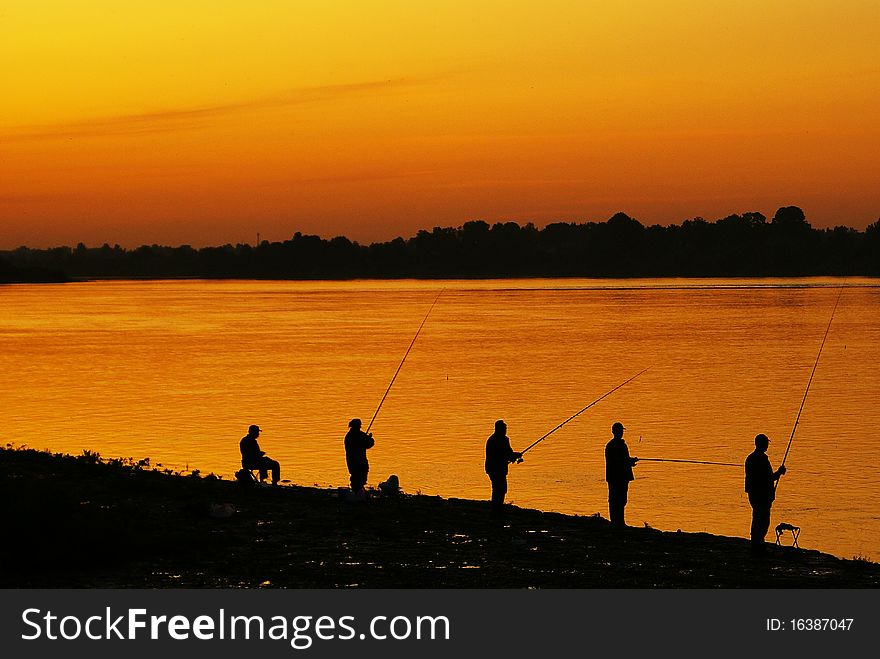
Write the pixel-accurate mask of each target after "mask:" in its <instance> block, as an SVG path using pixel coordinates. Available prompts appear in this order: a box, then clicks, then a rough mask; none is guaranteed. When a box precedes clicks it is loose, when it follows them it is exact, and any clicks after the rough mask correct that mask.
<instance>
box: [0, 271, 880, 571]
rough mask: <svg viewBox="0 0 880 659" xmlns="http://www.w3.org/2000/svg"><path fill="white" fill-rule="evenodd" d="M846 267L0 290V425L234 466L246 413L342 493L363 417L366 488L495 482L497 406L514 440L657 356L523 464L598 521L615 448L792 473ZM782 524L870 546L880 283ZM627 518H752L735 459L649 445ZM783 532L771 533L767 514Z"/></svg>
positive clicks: (824, 388)
mask: <svg viewBox="0 0 880 659" xmlns="http://www.w3.org/2000/svg"><path fill="white" fill-rule="evenodd" d="M838 284H839V282H838V281H836V280H825V279H808V280H720V281H719V280H628V281H613V280H612V281H609V280H601V281H600V280H515V281H509V280H507V281H446V282H416V281H394V282H375V281H356V282H251V281H237V282H206V281H165V282H90V283H82V284H66V285H38V286H5V287H0V303H2V309H3V315H2V318H0V341H2V345H3V350H2V352H0V366H2V369H0V402H2V409H3V411H4V422H5V424H4V425H5V431H6V437H7V440H6V441H10V442H14V443H16V444H26V445H28V446H32V447H35V448H49V449H52V450H54V451H64V452H71V453H79V452H81V451H82V450H83V449H89V450H92V451H99V452H100V453H101V454H102V455H104V456H106V457H117V456H122V457H129V456H132V457H135V458H140V457H145V456H149V457H150V458H152V460H153V462H154V463H156V462H161V463H163V464H165V465H168V466H173V467H174V468H176V469H177V468H184V467H189V468H190V469H196V468H197V469H200V470H201V471H202V473H208V472H215V473H219V474H224V475H227V476H228V475H231V474H232V472H233V471H235V469H237V467H238V460H239V455H238V440H239V439H240V438H241V437H242V436H243V435H244V434H245V431H246V429H247V426H248V424H250V423H258V424H259V425H260V426H261V427H262V428H263V429H264V433H263V435H262V436H261V437H260V442H261V445H262V447H263V449H264V450H265V451H266V452H267V453H268V454H269V455H270V456H272V457H273V458H275V459H278V460H279V461H280V462H281V464H282V478H289V479H292V480H293V481H294V482H296V483H300V484H309V485H310V484H313V483H318V484H322V485H333V486H336V485H339V486H341V485H344V484H345V483H347V480H348V475H347V472H346V469H345V461H344V457H343V451H342V438H343V436H344V434H345V431H346V429H347V427H346V426H347V422H348V420H349V419H350V418H351V417H353V416H360V417H362V418H363V419H364V421H365V424H366V423H368V422H369V419H370V418H371V416H372V414H373V412H374V411H375V409H376V406H377V404H378V402H379V400H380V398H381V397H382V394H383V393H384V391H385V388H386V387H387V386H388V383H389V381H390V379H391V377H392V375H393V374H394V371H395V369H396V368H397V366H398V364H399V362H400V359H401V357H402V356H403V354H404V352H405V351H406V349H407V347H408V346H409V344H410V341H411V340H412V338H413V335H414V333H415V331H416V329H417V328H418V326H419V323H420V322H421V320H422V318H423V317H424V315H425V312H426V311H427V310H428V308H429V307H430V305H431V302H432V301H433V299H434V297H435V296H436V293H437V291H438V290H439V289H440V288H445V289H446V291H445V293H444V294H443V296H442V297H441V298H440V301H439V302H438V303H437V306H436V307H435V308H434V310H433V311H432V313H431V316H430V318H429V319H428V322H427V323H426V324H425V326H424V329H423V330H422V333H421V335H420V336H419V339H418V341H417V342H416V344H415V346H414V347H413V350H412V352H411V353H410V355H409V357H408V359H407V362H406V364H405V365H404V367H403V368H402V370H401V372H400V374H399V376H398V378H397V381H396V382H395V384H394V387H393V388H392V390H391V392H390V394H389V395H388V398H387V400H386V401H385V404H384V406H383V408H382V410H381V412H380V414H379V416H378V418H377V419H376V422H375V424H374V426H373V432H374V434H375V437H376V447H375V448H374V449H373V450H371V451H370V454H369V455H370V462H371V472H370V483H371V484H373V485H375V484H376V483H378V482H379V481H381V480H384V479H386V478H387V477H388V475H389V474H391V473H395V474H397V475H398V476H399V477H400V480H401V485H402V486H403V488H404V490H405V491H408V492H416V491H421V492H422V493H425V494H440V495H443V496H454V497H466V498H485V497H487V496H488V490H489V488H488V480H487V478H486V476H485V474H484V473H483V450H484V443H485V439H486V437H487V436H488V435H489V434H490V433H491V432H492V425H493V422H494V421H495V419H498V418H503V419H505V420H506V421H507V423H508V426H509V435H510V437H511V440H512V444H513V446H514V448H515V449H521V448H523V447H524V446H526V445H528V444H530V443H532V442H533V441H534V440H535V439H537V438H538V437H540V436H541V435H543V434H544V433H545V432H547V431H548V430H550V429H551V428H552V427H554V426H555V425H556V424H557V423H559V422H560V421H562V420H564V419H566V418H567V417H569V416H570V415H571V414H573V413H574V412H576V411H577V410H579V409H580V408H582V407H584V406H585V405H586V404H587V403H589V402H590V401H591V400H593V399H595V398H597V397H599V396H600V395H601V394H603V393H604V392H606V391H608V390H609V389H611V388H613V387H614V386H616V385H617V384H619V383H620V382H622V381H624V380H625V379H627V378H628V377H630V376H631V375H633V374H634V373H636V372H638V371H640V370H641V369H643V368H645V367H646V366H650V367H651V369H650V370H649V371H648V372H647V373H645V374H644V375H642V376H641V377H639V378H638V379H636V380H634V381H633V382H632V383H630V384H628V385H627V386H626V387H624V388H622V389H620V390H619V391H617V392H616V393H614V394H613V395H612V396H609V397H608V398H606V399H605V400H603V401H602V402H600V403H599V404H598V405H596V406H595V407H594V408H592V409H590V410H589V411H587V412H586V413H584V414H583V415H582V416H581V417H578V418H577V419H576V420H575V421H573V422H571V423H570V424H568V425H567V426H565V427H564V428H563V429H562V430H560V431H559V432H557V433H555V434H554V435H552V436H551V437H550V438H549V439H548V440H546V441H545V442H543V443H541V444H540V445H539V446H537V447H536V448H535V449H533V450H532V451H530V452H529V453H528V454H527V456H526V458H527V459H526V462H525V463H524V464H522V465H518V466H515V467H513V468H512V469H511V476H510V492H509V495H508V499H509V500H512V501H514V502H515V503H517V504H519V505H523V506H529V507H536V508H541V509H546V510H557V511H563V512H569V513H578V514H587V515H589V514H593V513H595V512H601V513H602V514H603V515H605V516H607V504H606V496H607V491H606V489H605V484H604V480H603V479H604V466H603V450H602V449H603V447H604V444H605V442H606V441H607V440H608V439H609V438H610V426H611V423H612V422H614V421H616V420H621V421H623V422H624V424H625V425H626V427H627V432H626V439H627V441H628V443H629V445H630V451H631V453H632V454H633V455H637V456H642V457H653V458H676V459H694V460H708V461H718V462H736V463H741V462H742V461H743V460H744V458H745V456H746V455H747V454H748V453H749V452H750V451H751V450H752V448H753V438H754V435H755V434H756V433H758V432H764V433H766V434H768V435H769V436H770V438H771V442H772V443H771V445H770V451H769V455H770V459H771V462H772V463H773V465H774V467H775V466H777V465H778V463H779V461H780V459H781V456H782V454H783V453H784V451H785V445H786V443H787V441H788V436H789V433H790V431H791V426H792V423H793V422H794V418H795V415H796V414H797V409H798V406H799V405H800V402H801V398H802V397H803V393H804V387H805V386H806V383H807V379H808V377H809V373H810V369H811V368H812V365H813V362H814V360H815V357H816V353H817V350H818V348H819V344H820V342H821V338H822V334H823V332H824V330H825V326H826V324H827V322H828V319H829V315H830V313H831V309H832V307H833V305H834V300H835V298H836V296H837V292H838V288H837V285H838ZM845 284H846V286H847V288H846V290H845V292H844V293H843V297H842V299H841V302H840V307H839V308H838V310H837V314H836V316H835V319H834V324H833V326H832V328H831V333H830V334H829V337H828V341H827V344H826V346H825V350H824V352H823V355H822V359H821V362H820V364H819V368H818V371H817V373H816V377H815V380H814V382H813V386H812V389H811V391H810V396H809V399H808V400H807V405H806V407H805V409H804V412H803V415H802V417H801V421H800V426H799V427H798V431H797V434H796V435H795V439H794V443H793V445H792V450H791V454H790V455H789V458H788V461H787V466H788V468H789V473H788V475H787V476H785V477H784V478H783V480H782V483H781V485H780V489H779V498H778V501H777V504H776V505H775V506H774V517H773V524H774V525H775V524H776V523H778V522H780V521H786V522H790V523H793V524H796V525H798V526H800V527H802V529H803V530H802V533H801V538H800V544H801V545H802V546H804V547H810V548H818V549H822V550H825V551H830V552H832V553H836V554H838V555H841V556H845V557H851V556H853V555H856V554H860V555H867V556H870V557H871V558H873V559H874V560H877V559H880V491H878V484H880V448H878V443H877V428H878V427H880V406H878V405H877V391H878V368H877V367H878V364H880V320H878V314H877V310H878V308H880V288H878V286H877V284H876V282H874V281H872V280H857V279H848V280H846V282H845ZM636 478H637V480H636V482H635V483H634V484H633V485H632V487H631V489H630V504H629V506H628V507H627V520H628V522H629V523H630V524H633V525H642V524H644V523H647V524H650V525H651V526H653V527H655V528H660V529H671V530H675V529H679V528H680V529H682V530H686V531H707V532H711V533H717V534H725V535H737V536H746V535H747V533H748V526H749V514H750V513H749V507H748V502H747V500H746V498H745V495H744V493H743V492H742V486H743V474H742V470H741V469H738V468H730V467H715V466H698V465H688V464H675V463H641V464H639V465H638V466H637V468H636ZM771 535H772V531H771Z"/></svg>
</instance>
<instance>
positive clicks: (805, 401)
mask: <svg viewBox="0 0 880 659" xmlns="http://www.w3.org/2000/svg"><path fill="white" fill-rule="evenodd" d="M841 295H843V286H842V285H841V287H840V291H838V293H837V300H835V302H834V308H833V309H832V310H831V318H829V319H828V327H826V328H825V335H824V336H823V337H822V344H821V345H820V346H819V353H818V354H817V355H816V361H815V362H814V363H813V370H812V371H810V379H809V380H808V381H807V388H806V390H805V391H804V398H803V400H801V406H800V407H799V408H798V413H797V416H796V417H795V419H794V425H793V426H792V427H791V435H790V436H789V438H788V446H786V447H785V455H783V456H782V464H781V465H780V466H782V467H784V466H785V461H786V460H787V459H788V452H789V451H790V450H791V443H792V441H794V433H795V431H796V430H797V427H798V423H799V422H800V420H801V412H803V411H804V405H806V403H807V394H809V393H810V385H812V384H813V376H814V375H816V368H817V367H818V366H819V358H820V357H821V356H822V350H823V349H824V348H825V341H826V340H827V339H828V332H830V331H831V323H832V322H834V314H835V312H836V311H837V305H838V304H840V296H841ZM778 488H779V480H778V479H777V481H776V483H775V485H774V486H773V490H774V491H776V490H777V489H778Z"/></svg>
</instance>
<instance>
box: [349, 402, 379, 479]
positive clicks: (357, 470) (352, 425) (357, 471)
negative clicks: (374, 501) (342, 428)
mask: <svg viewBox="0 0 880 659" xmlns="http://www.w3.org/2000/svg"><path fill="white" fill-rule="evenodd" d="M348 428H349V430H348V432H347V433H346V435H345V464H346V465H348V473H349V474H350V475H351V491H352V493H354V494H357V493H359V492H361V490H363V489H364V486H365V485H366V484H367V474H368V473H369V471H370V463H369V462H368V461H367V449H370V448H373V444H374V443H375V442H374V441H373V435H372V433H371V434H367V433H365V432H364V431H363V430H361V420H360V419H352V420H351V421H349V422H348Z"/></svg>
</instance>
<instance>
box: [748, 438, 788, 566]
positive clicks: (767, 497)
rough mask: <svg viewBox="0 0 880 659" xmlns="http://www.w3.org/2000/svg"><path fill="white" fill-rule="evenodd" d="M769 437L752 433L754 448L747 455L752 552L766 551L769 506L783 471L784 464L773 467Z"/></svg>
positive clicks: (774, 496) (771, 503)
mask: <svg viewBox="0 0 880 659" xmlns="http://www.w3.org/2000/svg"><path fill="white" fill-rule="evenodd" d="M768 446H770V440H769V439H768V438H767V435H765V434H763V433H761V434H760V435H757V436H756V437H755V450H754V451H752V452H751V453H750V454H749V457H747V458H746V492H747V493H748V495H749V505H751V507H752V529H751V539H752V553H753V554H763V553H764V552H766V550H767V549H766V546H765V545H764V538H765V537H766V535H767V531H768V530H769V529H770V507H771V506H772V505H773V500H774V499H775V498H776V481H778V480H779V477H780V476H782V474H784V473H785V465H781V466H780V467H779V469H777V470H776V471H773V467H772V466H771V465H770V458H768V457H767V447H768Z"/></svg>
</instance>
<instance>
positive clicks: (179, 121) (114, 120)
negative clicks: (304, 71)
mask: <svg viewBox="0 0 880 659" xmlns="http://www.w3.org/2000/svg"><path fill="white" fill-rule="evenodd" d="M431 80H432V79H431V78H397V79H389V80H373V81H367V82H355V83H347V84H339V85H322V86H317V87H301V88H297V89H291V90H288V91H286V92H283V93H280V94H276V95H274V96H269V97H265V98H260V99H254V100H250V101H238V102H230V103H218V104H215V105H205V106H199V107H191V108H178V109H172V110H160V111H157V112H144V113H138V114H124V115H118V116H114V117H98V118H95V119H86V120H82V121H73V122H66V123H59V124H46V125H41V126H28V127H21V128H12V129H6V130H4V131H2V132H0V142H6V143H9V142H27V141H38V140H65V139H67V140H71V139H77V138H89V137H104V136H109V135H113V136H125V135H143V134H149V133H160V132H169V131H180V130H190V129H193V128H198V127H200V126H203V125H205V124H207V123H208V122H210V121H211V120H212V119H215V118H218V117H223V116H229V115H233V114H236V113H241V112H251V111H258V110H264V109H270V108H284V107H295V106H300V105H307V104H314V103H325V102H332V101H335V100H339V99H345V98H354V97H358V96H362V95H364V94H369V93H382V92H391V91H396V90H399V89H405V88H411V87H416V86H419V85H424V84H427V83H429V82H431Z"/></svg>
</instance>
